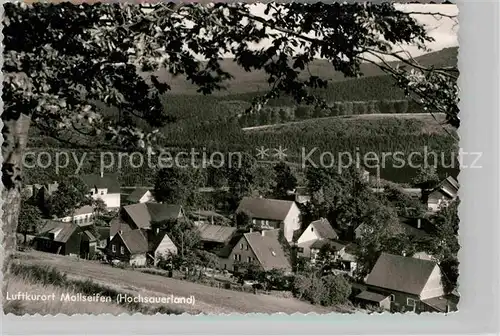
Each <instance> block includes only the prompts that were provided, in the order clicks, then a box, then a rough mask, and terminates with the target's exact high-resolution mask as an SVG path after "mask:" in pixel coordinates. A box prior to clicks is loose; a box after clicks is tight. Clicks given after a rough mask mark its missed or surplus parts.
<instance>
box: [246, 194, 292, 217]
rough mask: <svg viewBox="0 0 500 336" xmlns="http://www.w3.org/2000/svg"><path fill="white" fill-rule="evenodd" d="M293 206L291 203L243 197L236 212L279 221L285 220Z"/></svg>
mask: <svg viewBox="0 0 500 336" xmlns="http://www.w3.org/2000/svg"><path fill="white" fill-rule="evenodd" d="M294 204H295V202H293V201H283V200H277V199H269V198H252V197H244V198H243V199H242V200H241V202H240V205H239V206H238V209H237V210H236V212H241V211H243V212H245V213H246V214H247V215H249V216H250V217H253V218H259V219H268V220H277V221H281V220H284V219H285V218H286V216H287V215H288V212H290V209H291V208H292V206H293V205H294Z"/></svg>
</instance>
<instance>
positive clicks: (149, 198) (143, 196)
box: [127, 188, 155, 204]
mask: <svg viewBox="0 0 500 336" xmlns="http://www.w3.org/2000/svg"><path fill="white" fill-rule="evenodd" d="M154 201H155V198H154V196H153V193H152V192H151V190H149V189H148V188H136V189H134V191H132V192H131V193H130V195H129V196H128V197H127V203H128V204H136V203H147V202H154Z"/></svg>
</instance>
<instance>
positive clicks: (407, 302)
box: [406, 298, 415, 307]
mask: <svg viewBox="0 0 500 336" xmlns="http://www.w3.org/2000/svg"><path fill="white" fill-rule="evenodd" d="M406 305H407V306H410V307H415V300H414V299H411V298H407V299H406Z"/></svg>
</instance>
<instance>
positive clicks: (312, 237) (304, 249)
mask: <svg viewBox="0 0 500 336" xmlns="http://www.w3.org/2000/svg"><path fill="white" fill-rule="evenodd" d="M333 239H338V235H337V233H336V232H335V230H333V228H332V226H331V225H330V222H328V220H327V219H325V218H321V219H318V220H315V221H314V222H311V224H309V225H308V226H307V228H306V229H305V230H304V232H302V234H301V235H300V237H299V239H298V240H297V246H298V253H299V255H301V256H304V257H311V248H312V245H313V244H315V243H316V242H318V241H322V240H326V241H328V240H333Z"/></svg>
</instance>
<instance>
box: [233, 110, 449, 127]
mask: <svg viewBox="0 0 500 336" xmlns="http://www.w3.org/2000/svg"><path fill="white" fill-rule="evenodd" d="M435 115H436V116H437V117H438V116H439V115H440V114H439V113H436V114H435ZM422 116H429V117H431V114H430V113H427V112H426V113H374V114H352V115H344V116H334V117H323V118H311V119H305V120H299V121H291V122H287V123H282V124H271V125H260V126H251V127H244V128H242V130H243V131H256V130H262V129H267V128H273V127H279V126H286V125H295V124H304V123H308V122H317V121H318V120H330V119H341V118H358V119H359V118H374V117H375V118H376V117H397V118H404V117H409V118H411V117H422Z"/></svg>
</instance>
